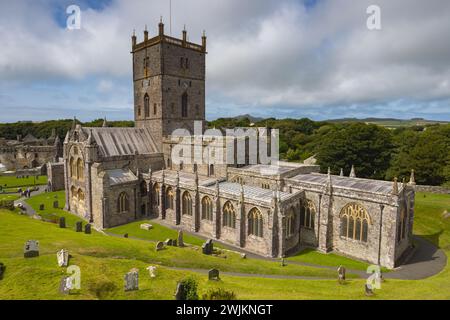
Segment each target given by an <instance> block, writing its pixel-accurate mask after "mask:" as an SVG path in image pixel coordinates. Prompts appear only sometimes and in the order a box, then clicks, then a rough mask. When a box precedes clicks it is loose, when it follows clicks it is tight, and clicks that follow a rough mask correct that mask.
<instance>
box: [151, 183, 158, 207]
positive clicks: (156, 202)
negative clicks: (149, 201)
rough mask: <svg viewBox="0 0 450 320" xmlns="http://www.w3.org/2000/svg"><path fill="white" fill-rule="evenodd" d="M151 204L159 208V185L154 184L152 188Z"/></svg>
mask: <svg viewBox="0 0 450 320" xmlns="http://www.w3.org/2000/svg"><path fill="white" fill-rule="evenodd" d="M152 196H153V203H154V204H155V205H157V206H159V185H158V184H157V183H155V185H154V186H153V195H152Z"/></svg>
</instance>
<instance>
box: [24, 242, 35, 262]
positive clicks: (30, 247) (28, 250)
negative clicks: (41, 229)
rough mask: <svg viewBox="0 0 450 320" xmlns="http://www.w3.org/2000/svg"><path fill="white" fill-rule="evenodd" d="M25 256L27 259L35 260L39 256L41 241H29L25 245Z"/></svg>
mask: <svg viewBox="0 0 450 320" xmlns="http://www.w3.org/2000/svg"><path fill="white" fill-rule="evenodd" d="M23 256H24V257H25V258H34V257H38V256H39V241H36V240H28V241H27V242H26V243H25V247H24V252H23Z"/></svg>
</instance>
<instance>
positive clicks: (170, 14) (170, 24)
mask: <svg viewBox="0 0 450 320" xmlns="http://www.w3.org/2000/svg"><path fill="white" fill-rule="evenodd" d="M169 32H170V36H172V0H169Z"/></svg>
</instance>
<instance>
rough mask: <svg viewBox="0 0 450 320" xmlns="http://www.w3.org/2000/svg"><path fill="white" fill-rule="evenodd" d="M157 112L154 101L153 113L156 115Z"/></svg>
mask: <svg viewBox="0 0 450 320" xmlns="http://www.w3.org/2000/svg"><path fill="white" fill-rule="evenodd" d="M156 112H157V107H156V103H155V104H154V105H153V114H154V115H156Z"/></svg>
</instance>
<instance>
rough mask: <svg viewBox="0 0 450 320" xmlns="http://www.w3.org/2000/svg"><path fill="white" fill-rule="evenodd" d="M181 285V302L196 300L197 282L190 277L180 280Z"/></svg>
mask: <svg viewBox="0 0 450 320" xmlns="http://www.w3.org/2000/svg"><path fill="white" fill-rule="evenodd" d="M181 284H182V285H183V287H184V299H182V300H198V294H197V287H198V284H197V280H195V279H194V278H193V277H192V276H190V277H187V278H185V279H183V280H181Z"/></svg>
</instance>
